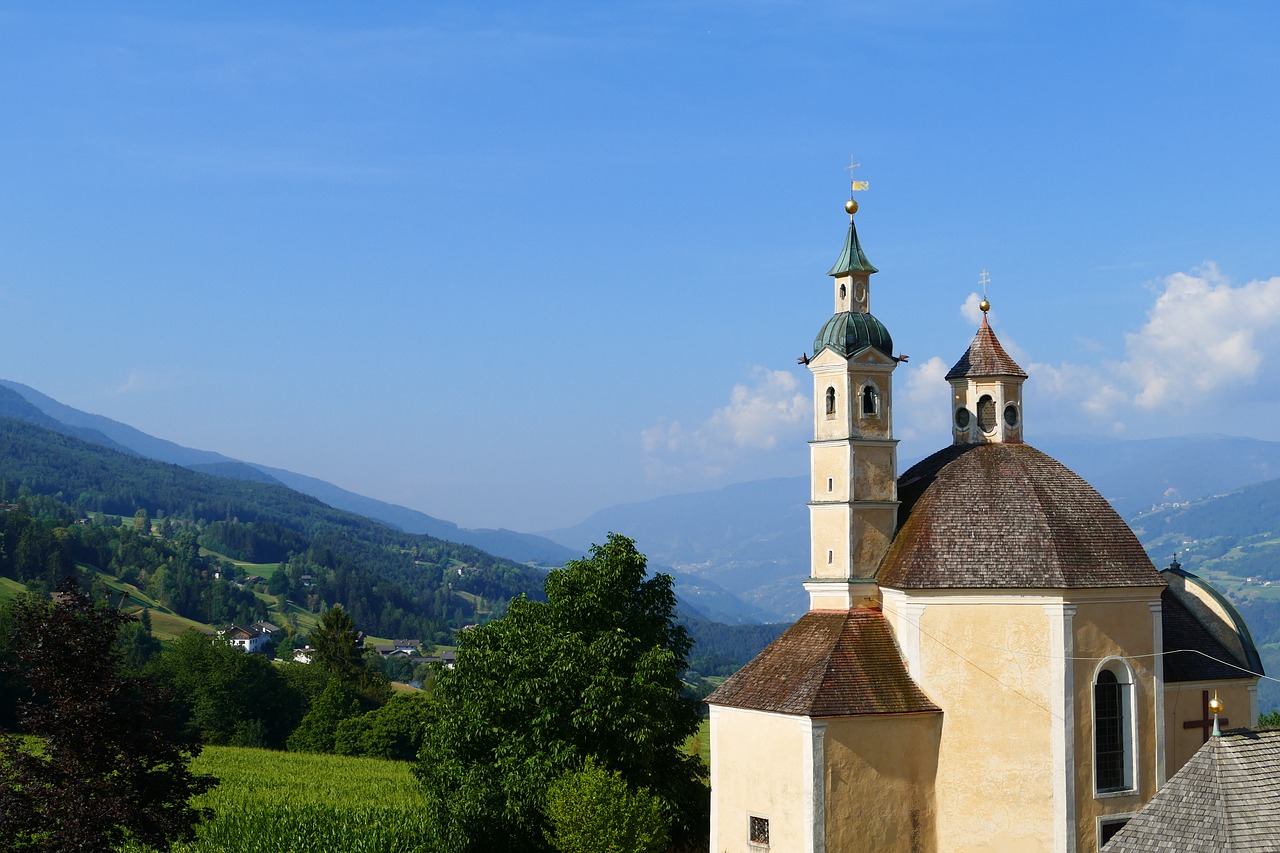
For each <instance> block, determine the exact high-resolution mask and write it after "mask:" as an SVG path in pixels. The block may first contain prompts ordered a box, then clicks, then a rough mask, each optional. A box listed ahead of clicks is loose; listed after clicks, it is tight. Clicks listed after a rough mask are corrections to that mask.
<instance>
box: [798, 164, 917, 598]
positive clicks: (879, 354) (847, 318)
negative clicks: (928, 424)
mask: <svg viewBox="0 0 1280 853" xmlns="http://www.w3.org/2000/svg"><path fill="white" fill-rule="evenodd" d="M853 189H855V190H859V189H866V183H865V182H863V181H855V182H853ZM845 210H846V212H848V214H849V230H848V232H847V234H846V235H845V241H844V248H843V249H842V250H841V252H840V257H839V258H837V259H836V262H835V264H834V265H833V266H832V267H831V269H830V271H828V273H827V274H828V275H830V276H831V277H832V278H833V279H834V280H835V281H834V287H835V313H834V314H833V315H832V316H831V319H829V320H827V322H826V323H825V324H824V325H823V327H822V329H821V330H820V331H819V332H818V335H817V337H816V338H815V339H814V342H813V358H812V359H810V360H809V362H808V365H809V371H810V372H811V373H812V374H813V403H814V407H813V441H811V442H809V449H810V452H809V457H810V470H811V474H812V482H811V486H810V495H809V531H810V532H809V536H810V555H811V557H810V572H809V580H808V581H807V582H806V583H805V590H806V591H807V592H808V593H809V608H810V609H811V610H848V609H850V608H852V607H858V606H865V605H872V606H878V603H879V587H878V586H877V585H876V582H875V572H876V569H877V568H878V567H879V565H880V560H881V558H882V557H883V556H884V554H885V551H886V550H887V549H888V547H889V543H890V542H891V541H892V539H893V534H894V528H895V526H896V524H897V518H898V495H897V468H898V465H897V444H898V442H897V441H896V440H895V439H894V437H893V383H892V374H893V370H894V368H895V367H897V366H898V360H897V359H896V358H894V356H893V339H892V338H891V337H890V336H889V331H888V329H886V328H885V327H884V324H882V323H881V322H880V321H879V320H877V319H876V318H875V316H873V315H872V314H871V276H872V274H874V273H876V272H877V270H876V268H875V267H874V266H872V265H871V263H870V262H869V261H868V260H867V256H866V255H865V254H864V253H863V251H862V246H861V244H860V243H859V242H858V230H857V228H856V226H855V225H854V221H853V220H854V214H856V213H857V211H858V203H857V202H856V201H855V200H854V199H853V198H852V195H851V196H850V199H849V201H848V202H846V203H845Z"/></svg>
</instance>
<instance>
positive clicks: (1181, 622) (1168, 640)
mask: <svg viewBox="0 0 1280 853" xmlns="http://www.w3.org/2000/svg"><path fill="white" fill-rule="evenodd" d="M1160 605H1161V607H1160V622H1161V625H1162V626H1163V627H1162V630H1163V632H1164V647H1165V648H1166V649H1169V651H1166V652H1165V653H1164V680H1165V681H1217V680H1219V679H1223V678H1247V677H1248V675H1249V673H1248V672H1245V671H1244V669H1248V668H1249V667H1248V665H1247V664H1246V662H1245V661H1242V660H1241V659H1240V658H1239V657H1238V656H1236V655H1234V654H1232V653H1231V651H1230V650H1229V649H1227V647H1226V646H1224V645H1222V643H1220V642H1219V641H1218V639H1217V637H1215V636H1213V634H1211V633H1210V632H1209V630H1208V629H1207V628H1205V626H1204V625H1201V624H1200V621H1199V620H1198V619H1196V617H1195V616H1194V615H1192V613H1191V611H1190V610H1188V609H1187V607H1186V605H1185V604H1183V603H1182V602H1181V601H1179V600H1178V597H1177V596H1176V595H1174V594H1173V592H1172V591H1171V590H1167V589H1166V590H1165V591H1164V592H1162V593H1160ZM1181 649H1194V650H1196V651H1200V652H1204V654H1203V655H1199V654H1196V653H1195V651H1180V650H1181ZM1205 655H1208V656H1209V657H1205ZM1213 658H1217V660H1214V659H1213ZM1219 660H1226V661H1231V662H1232V663H1234V664H1236V665H1237V666H1240V667H1244V669H1236V668H1235V667H1233V666H1228V665H1227V664H1225V663H1219V662H1218V661H1219Z"/></svg>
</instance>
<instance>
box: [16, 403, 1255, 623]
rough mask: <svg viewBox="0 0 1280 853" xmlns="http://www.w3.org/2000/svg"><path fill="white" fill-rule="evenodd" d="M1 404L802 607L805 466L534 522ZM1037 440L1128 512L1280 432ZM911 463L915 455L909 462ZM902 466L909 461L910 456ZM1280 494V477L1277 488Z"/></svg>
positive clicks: (692, 597) (696, 589) (766, 612)
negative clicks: (446, 512)
mask: <svg viewBox="0 0 1280 853" xmlns="http://www.w3.org/2000/svg"><path fill="white" fill-rule="evenodd" d="M0 416H8V417H15V418H18V419H21V420H26V421H28V422H30V423H33V424H35V425H37V426H41V427H44V428H46V429H52V430H54V431H56V432H61V433H63V434H65V435H71V436H74V437H76V438H80V439H82V440H85V441H89V442H91V443H94V444H98V445H101V446H104V447H109V448H112V449H115V450H119V451H122V452H125V453H129V454H132V455H136V456H141V457H145V458H148V459H153V460H157V461H163V462H169V463H172V464H176V465H182V466H184V467H186V468H190V469H192V470H195V471H200V472H203V473H208V474H214V475H218V476H223V477H230V478H233V479H240V480H248V481H254V482H264V483H279V484H282V485H284V486H287V487H289V488H291V489H294V490H296V491H299V492H301V493H303V494H306V495H310V496H312V497H315V498H317V499H319V500H321V501H323V502H324V503H327V504H329V505H330V506H333V507H335V508H337V509H342V510H346V511H349V512H354V513H357V514H359V515H363V516H366V517H368V518H372V519H375V520H378V521H382V522H384V523H387V524H390V525H392V526H394V527H396V528H399V529H401V530H404V531H405V532H408V533H423V534H427V535H429V536H433V537H436V538H439V539H444V540H447V541H451V542H457V543H461V544H465V545H471V546H473V547H477V548H480V549H482V550H484V551H487V552H489V553H491V554H494V555H496V556H500V557H505V558H507V559H511V560H515V561H517V562H522V563H532V564H536V565H543V566H554V565H560V564H562V563H563V562H564V561H565V560H567V559H572V558H574V557H577V556H580V555H582V554H583V553H584V552H585V551H586V549H587V548H588V547H589V546H590V545H591V544H592V543H594V542H601V541H603V540H604V538H605V536H606V534H608V533H609V532H611V531H617V532H621V533H625V534H626V535H627V536H630V537H632V538H634V539H635V540H636V541H637V542H638V544H639V546H640V549H641V550H642V551H643V552H644V553H646V554H647V555H648V557H649V559H650V561H651V563H652V565H653V567H654V568H656V569H660V570H663V571H669V572H671V573H672V574H673V575H674V577H675V580H676V589H677V592H678V594H679V595H680V597H681V599H682V600H683V601H684V602H686V603H687V604H689V605H691V606H692V607H693V608H695V609H696V610H697V611H698V612H700V613H702V614H703V615H705V616H706V617H708V618H711V619H716V620H720V621H725V622H755V621H789V620H792V619H794V618H796V617H797V616H798V615H799V614H800V613H802V612H803V611H804V609H805V607H806V597H805V595H804V591H803V588H802V587H801V585H800V582H801V581H802V580H803V579H804V578H805V577H806V576H807V575H808V571H809V565H808V553H809V529H808V528H809V520H808V511H807V508H806V501H807V500H808V489H809V483H808V478H807V477H804V476H799V477H789V478H778V479H770V480H758V481H752V482H746V483H738V484H734V485H730V486H725V487H723V488H720V489H716V490H711V491H706V492H698V493H690V494H680V495H671V496H667V497H662V498H656V499H653V500H648V501H643V502H637V503H630V504H622V505H618V506H614V507H609V508H606V509H602V510H600V511H598V512H596V513H594V514H593V515H591V516H590V517H589V518H587V519H585V520H584V521H582V522H581V523H579V524H576V525H574V526H572V527H566V528H561V529H557V530H550V531H544V532H541V533H539V534H531V533H521V532H516V531H511V530H504V529H467V528H461V527H459V526H458V525H456V524H454V523H452V522H450V521H445V520H442V519H438V518H434V517H432V516H429V515H427V514H425V513H422V512H419V511H417V510H413V509H409V508H407V507H403V506H398V505H396V504H392V503H388V502H385V501H380V500H377V499H375V498H370V497H366V496H364V495H359V494H356V493H354V492H351V491H348V490H346V489H342V488H340V487H338V486H335V485H333V484H332V483H328V482H325V481H324V480H320V479H318V478H315V477H311V476H308V475H305V474H299V473H296V472H293V471H288V470H285V469H282V468H275V467H271V466H268V465H263V464H259V463H253V462H245V461H242V460H238V459H233V458H231V457H228V456H225V455H223V454H220V453H215V452H212V451H206V450H197V449H193V448H188V447H183V446H182V445H179V444H176V443H174V442H171V441H167V440H165V439H161V438H156V437H154V436H151V435H148V434H146V433H144V432H142V431H140V430H137V429H135V428H133V427H131V426H128V425H126V424H123V423H120V422H118V421H114V420H112V419H110V418H106V417H102V416H100V415H93V414H88V413H85V412H82V411H80V410H78V409H74V408H72V407H70V406H66V405H64V404H62V403H60V402H58V401H57V400H54V399H52V398H51V397H48V396H46V395H44V394H42V393H40V392H39V391H36V390H35V389H33V388H30V387H28V386H26V385H22V384H21V383H17V382H11V381H4V380H0ZM1037 446H1038V447H1039V448H1040V449H1041V450H1043V451H1045V452H1046V453H1048V454H1049V455H1051V456H1054V457H1055V458H1057V459H1059V460H1060V461H1061V462H1063V463H1064V464H1065V465H1067V466H1068V467H1069V468H1071V469H1072V470H1074V471H1075V472H1076V473H1078V474H1080V476H1082V477H1083V478H1084V479H1085V480H1087V481H1088V482H1090V483H1091V484H1092V485H1093V486H1094V487H1095V488H1097V489H1098V491H1099V492H1101V493H1102V495H1103V496H1104V497H1105V498H1107V500H1109V501H1110V502H1111V504H1112V505H1113V506H1114V507H1115V508H1116V510H1117V511H1118V512H1120V513H1121V515H1122V516H1125V517H1126V518H1130V519H1133V518H1137V517H1138V516H1140V515H1141V514H1143V513H1150V512H1151V511H1152V510H1153V509H1155V508H1166V509H1167V508H1169V507H1177V506H1179V505H1182V504H1186V503H1188V502H1192V501H1197V500H1200V499H1204V498H1207V497H1210V496H1213V495H1220V494H1225V493H1229V492H1234V491H1236V490H1239V489H1241V488H1243V487H1246V486H1250V485H1252V484H1256V483H1260V482H1263V481H1269V480H1275V479H1277V478H1280V442H1272V441H1262V440H1257V439H1249V438H1238V437H1231V436H1224V435H1191V436H1180V437H1175V438H1161V439H1147V440H1130V441H1122V440H1115V439H1104V438H1080V437H1049V438H1047V439H1045V440H1044V441H1042V442H1039V443H1038V444H1037ZM910 461H913V460H909V461H908V464H909V462H910ZM904 467H905V466H904ZM1277 491H1278V492H1280V487H1278V489H1277ZM1168 525H1169V522H1168V521H1167V520H1166V521H1163V522H1162V523H1161V526H1160V528H1159V530H1157V529H1156V528H1155V527H1153V526H1152V525H1151V524H1150V523H1148V524H1146V525H1145V526H1143V525H1139V527H1138V529H1139V530H1140V533H1141V532H1145V533H1146V534H1147V535H1146V536H1144V543H1146V542H1147V540H1148V539H1149V540H1150V542H1149V544H1150V546H1151V547H1152V548H1153V549H1155V550H1156V551H1158V553H1159V556H1158V559H1157V562H1161V561H1162V560H1164V559H1166V558H1167V557H1169V556H1170V555H1169V554H1165V553H1164V551H1166V550H1168V548H1169V544H1170V542H1171V541H1173V539H1171V538H1170V537H1171V536H1174V538H1176V534H1171V533H1170V530H1169V527H1168Z"/></svg>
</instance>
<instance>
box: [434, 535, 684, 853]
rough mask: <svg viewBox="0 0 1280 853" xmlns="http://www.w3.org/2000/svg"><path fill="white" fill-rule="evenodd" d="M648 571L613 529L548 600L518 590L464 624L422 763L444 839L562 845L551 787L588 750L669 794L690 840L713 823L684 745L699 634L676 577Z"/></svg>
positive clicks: (441, 845) (454, 846)
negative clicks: (497, 614) (693, 635)
mask: <svg viewBox="0 0 1280 853" xmlns="http://www.w3.org/2000/svg"><path fill="white" fill-rule="evenodd" d="M646 574H647V573H646V568H645V559H644V556H643V555H641V554H640V553H639V552H637V551H636V548H635V543H634V542H632V541H631V540H630V539H627V538H626V537H623V536H618V535H616V534H611V535H610V536H609V539H608V541H607V542H606V543H605V544H604V545H600V546H595V547H593V548H592V550H591V555H590V557H589V558H588V559H585V560H578V561H573V562H571V563H569V564H568V565H567V566H566V567H565V568H564V569H561V570H557V571H553V572H551V573H550V574H549V575H548V576H547V581H546V591H547V601H546V603H540V602H535V601H529V600H527V599H524V598H517V599H516V600H515V601H513V602H512V604H511V609H510V611H509V613H508V614H507V615H506V616H504V617H503V618H501V619H498V620H495V621H494V622H491V623H489V624H488V625H486V626H483V627H481V628H477V629H474V630H471V631H467V632H464V633H463V634H462V635H461V638H460V641H459V647H458V654H457V668H456V669H454V670H447V671H445V672H443V673H441V675H440V677H439V681H438V683H437V685H436V693H437V697H438V698H439V699H440V703H441V705H440V716H439V718H438V721H436V722H434V723H433V724H432V725H431V726H430V727H429V728H428V730H427V735H426V738H425V740H424V744H423V749H422V752H421V757H420V759H419V762H418V764H417V766H416V773H417V775H418V777H419V778H420V779H421V780H422V782H423V784H424V786H425V788H426V791H427V807H428V809H429V810H430V811H431V812H432V815H433V820H432V823H433V825H435V826H436V827H437V828H438V832H439V834H438V837H436V838H433V839H432V847H433V849H438V850H460V851H481V850H507V851H526V850H528V851H543V850H546V849H548V848H547V842H546V839H545V833H546V831H547V830H548V828H549V826H548V822H547V817H546V807H547V799H546V798H547V791H548V789H549V788H550V787H551V786H552V784H553V783H554V782H555V781H556V780H557V779H559V778H560V777H561V776H563V775H564V774H565V773H566V772H571V771H575V770H577V769H579V768H580V767H581V766H582V763H583V761H584V760H586V759H587V758H592V759H594V761H595V762H596V763H597V764H598V765H599V766H600V767H601V768H603V769H604V770H606V771H610V772H617V773H619V774H621V778H622V779H623V780H624V781H625V782H626V784H627V785H628V786H630V787H631V788H633V789H639V788H647V789H649V790H650V791H651V792H652V793H653V794H654V795H655V796H656V797H658V798H659V799H660V800H661V801H662V802H663V803H664V804H665V805H666V808H667V814H669V815H670V816H671V819H672V834H673V837H674V838H675V839H676V840H677V841H680V840H682V839H683V838H686V837H691V836H692V835H694V834H700V833H701V832H702V831H703V829H704V827H705V822H704V820H705V818H704V817H703V815H705V811H704V809H705V797H706V788H705V785H704V784H703V782H702V767H701V764H700V762H698V760H697V759H695V758H693V757H691V756H689V755H686V754H685V753H684V751H683V749H682V747H683V745H684V743H685V742H686V740H687V739H688V738H689V736H690V735H692V734H693V733H694V732H695V731H696V730H697V726H698V717H699V715H698V710H697V707H696V705H695V703H694V702H693V701H691V700H689V699H686V698H685V697H684V696H682V694H681V681H680V674H681V672H682V671H683V670H684V668H685V659H686V656H687V654H688V652H689V646H690V641H689V638H688V636H687V634H686V633H685V631H684V629H683V628H682V627H680V626H678V625H677V624H676V623H675V621H674V611H675V594H674V593H673V592H672V588H671V578H670V577H669V576H667V575H661V574H660V575H656V576H653V577H646Z"/></svg>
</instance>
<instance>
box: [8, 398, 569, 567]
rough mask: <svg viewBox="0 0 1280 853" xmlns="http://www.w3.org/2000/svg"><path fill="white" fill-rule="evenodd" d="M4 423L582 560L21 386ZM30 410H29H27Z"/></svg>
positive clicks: (549, 556) (508, 553) (471, 538)
mask: <svg viewBox="0 0 1280 853" xmlns="http://www.w3.org/2000/svg"><path fill="white" fill-rule="evenodd" d="M0 388H3V389H7V390H8V391H9V392H11V393H3V392H0V416H3V417H13V418H18V419H19V420H25V421H27V422H29V423H33V424H35V425H36V426H41V427H44V428H45V429H51V430H53V431H54V432H61V433H63V434H64V435H71V436H74V437H76V438H80V439H83V440H85V441H88V442H90V443H93V444H99V445H102V446H104V447H110V448H111V449H113V450H120V451H122V452H125V453H131V454H133V455H136V456H142V457H145V458H147V459H154V460H156V461H158V462H168V463H170V464H173V465H181V466H183V467H184V468H190V469H191V470H193V471H201V472H203V473H206V474H214V475H217V476H220V477H231V478H234V479H238V480H250V481H254V482H264V483H280V484H281V485H284V486H288V487H289V488H291V489H293V490H295V491H298V492H302V493H303V494H304V495H311V496H312V497H314V498H317V499H319V500H322V501H324V502H325V503H327V504H329V505H330V506H332V507H334V508H335V509H343V510H346V511H348V512H354V513H357V514H359V515H363V516H365V517H366V518H372V519H374V520H376V521H381V522H384V523H386V524H390V525H392V526H393V527H397V528H399V529H400V530H403V531H404V532H406V533H423V534H426V535H427V536H434V537H436V538H437V539H445V540H448V541H450V542H457V543H459V544H462V545H471V546H473V547H476V548H480V549H481V550H483V551H488V552H489V553H491V554H494V555H495V556H500V557H506V558H507V559H509V560H515V561H517V562H520V563H535V564H539V565H550V566H558V565H561V564H562V563H564V561H565V560H569V559H572V558H574V557H578V556H581V554H582V552H581V551H576V552H575V551H573V550H571V549H569V548H566V547H564V546H563V545H560V544H557V543H555V542H552V541H550V540H549V539H545V538H543V537H541V536H534V535H531V534H528V533H516V532H515V531H512V530H491V529H484V528H482V529H466V528H461V527H458V525H456V524H454V523H453V522H451V521H443V520H441V519H439V518H433V517H432V516H430V515H427V514H426V513H423V512H419V511H417V510H414V509H409V508H408V507H403V506H398V505H396V504H392V503H387V502H386V501H380V500H377V499H375V498H370V497H365V496H364V495H359V494H356V493H355V492H350V491H347V490H346V489H343V488H340V487H338V486H335V485H334V484H332V483H328V482H325V481H324V480H320V479H317V478H315V477H309V476H307V475H305V474H298V473H295V472H293V471H287V470H285V469H283V468H272V467H270V466H268V465H259V464H257V463H253V462H244V461H241V460H239V459H232V458H231V457H229V456H224V455H223V454H221V453H215V452H213V451H210V450H196V449H193V448H190V447H183V446H182V445H180V444H175V443H174V442H172V441H167V440H165V439H163V438H156V437H155V436H152V435H148V434H147V433H145V432H142V431H141V430H138V429H135V428H133V427H131V426H129V425H128V424H122V423H120V422H119V421H115V420H112V419H111V418H107V417H103V416H102V415H92V414H89V413H87V412H82V411H80V410H79V409H74V408H72V407H71V406H67V405H64V404H63V403H60V402H58V401H57V400H55V399H53V398H52V397H49V396H47V395H45V394H42V393H40V392H39V391H37V390H35V389H34V388H30V387H28V386H26V385H23V384H22V383H20V382H12V381H9V380H0ZM24 403H25V405H24Z"/></svg>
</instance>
